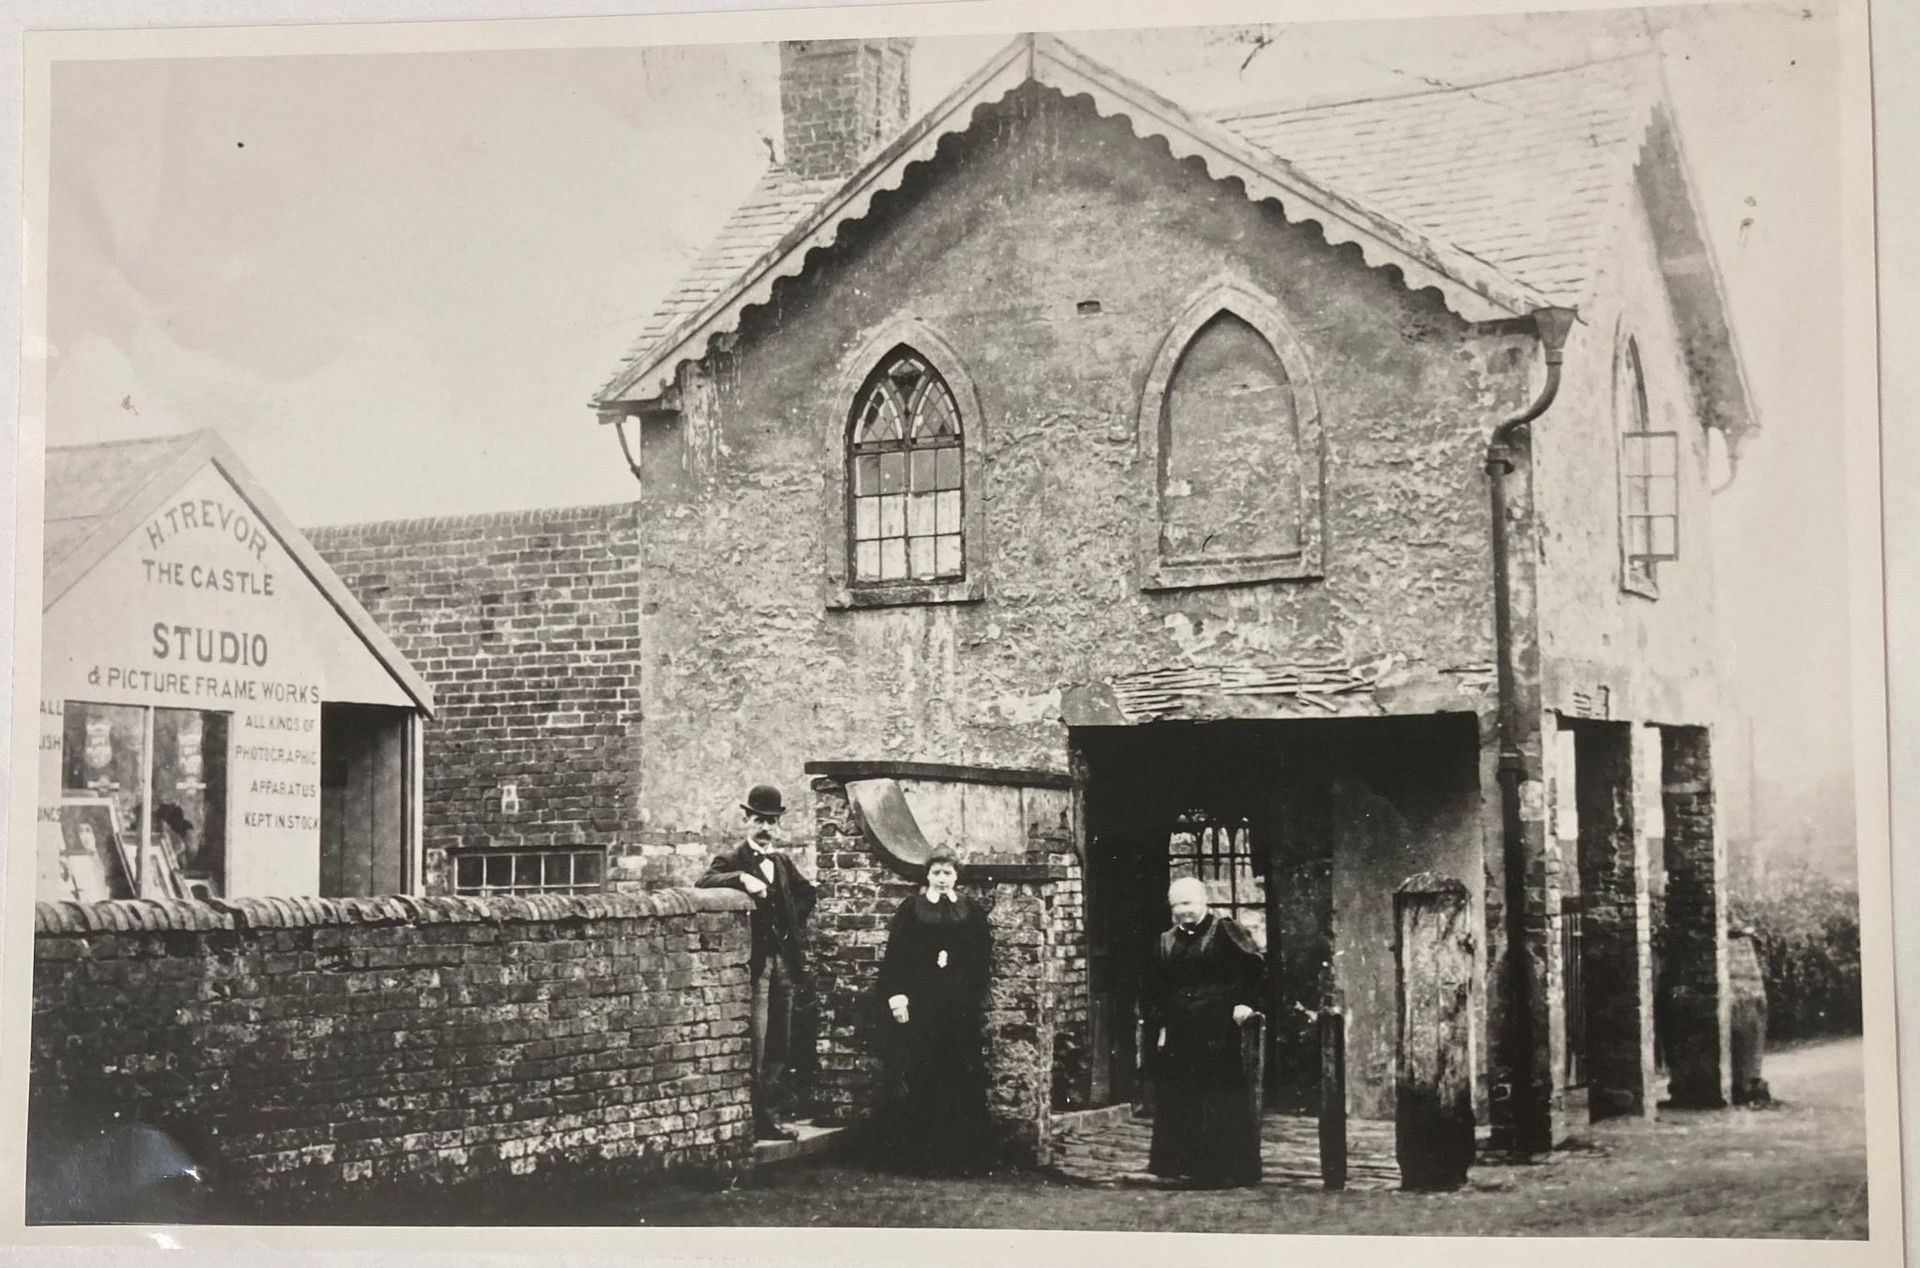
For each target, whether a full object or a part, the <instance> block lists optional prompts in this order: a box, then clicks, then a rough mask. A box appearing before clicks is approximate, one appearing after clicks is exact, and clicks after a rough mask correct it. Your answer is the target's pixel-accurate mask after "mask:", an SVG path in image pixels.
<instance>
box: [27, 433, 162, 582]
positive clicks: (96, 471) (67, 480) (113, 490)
mask: <svg viewBox="0 0 1920 1268" xmlns="http://www.w3.org/2000/svg"><path fill="white" fill-rule="evenodd" d="M195 439H196V437H194V436H193V435H192V434H185V435H178V436H158V437H154V438H152V439H149V440H123V441H114V442H110V443H108V444H101V445H60V446H52V445H49V446H48V447H47V467H46V477H47V481H46V489H47V494H46V514H45V517H44V518H45V524H46V535H45V538H44V540H43V541H42V543H41V557H42V559H43V560H44V562H45V564H46V570H47V572H48V573H49V574H51V573H52V572H53V570H54V568H55V567H56V566H57V565H58V564H60V563H61V562H62V561H63V560H65V559H66V558H67V557H68V556H70V555H72V554H73V552H74V551H75V550H77V549H79V547H80V544H81V543H82V542H84V541H86V540H87V538H88V537H90V536H91V535H92V534H93V532H94V530H95V529H97V528H99V527H100V524H101V522H102V521H103V520H105V519H106V518H107V517H108V516H110V515H112V514H113V513H114V512H115V511H117V510H119V509H120V508H121V507H122V506H125V505H126V504H127V503H129V502H131V501H133V500H134V498H135V497H136V496H138V494H139V493H140V490H141V489H142V488H143V487H145V486H146V485H147V484H149V483H151V482H153V481H154V480H155V479H156V478H158V477H161V476H164V475H165V474H166V473H167V472H168V470H169V468H170V467H171V466H172V465H173V461H174V459H176V458H178V457H180V456H181V454H183V453H185V452H186V451H187V450H188V449H190V448H192V447H193V444H194V441H195Z"/></svg>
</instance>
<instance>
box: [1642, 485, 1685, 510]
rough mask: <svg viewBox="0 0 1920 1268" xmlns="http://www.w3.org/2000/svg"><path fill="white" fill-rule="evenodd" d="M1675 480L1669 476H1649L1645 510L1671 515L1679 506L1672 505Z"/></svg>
mask: <svg viewBox="0 0 1920 1268" xmlns="http://www.w3.org/2000/svg"><path fill="white" fill-rule="evenodd" d="M1675 483H1676V482H1675V481H1674V480H1673V479H1672V478H1671V477H1667V478H1664V479H1663V478H1660V477H1650V478H1649V479H1648V480H1647V492H1646V499H1647V510H1648V511H1649V512H1651V513H1652V514H1654V515H1672V514H1674V513H1675V512H1677V511H1678V510H1679V509H1680V508H1679V507H1677V506H1676V505H1674V496H1675Z"/></svg>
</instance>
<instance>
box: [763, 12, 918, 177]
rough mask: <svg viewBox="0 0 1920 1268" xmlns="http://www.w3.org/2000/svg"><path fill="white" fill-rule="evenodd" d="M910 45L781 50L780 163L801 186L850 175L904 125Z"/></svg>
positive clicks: (841, 44)
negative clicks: (804, 181)
mask: <svg viewBox="0 0 1920 1268" xmlns="http://www.w3.org/2000/svg"><path fill="white" fill-rule="evenodd" d="M912 52H913V41H912V40H910V39H870V40H788V41H786V42H785V43H783V44H781V45H780V114H781V122H782V125H783V126H782V131H783V132H784V133H785V140H786V149H785V151H784V155H785V165H786V168H787V170H788V171H790V172H792V173H793V174H794V175H796V176H799V177H802V178H804V179H807V180H818V179H824V178H827V177H835V176H850V175H852V174H853V173H854V172H855V171H858V170H859V168H860V165H861V164H862V163H863V162H865V161H866V160H867V159H868V158H870V157H871V156H872V155H873V152H874V151H875V150H878V149H879V148H880V147H882V146H884V145H885V144H886V143H887V142H888V141H891V140H892V139H893V138H894V137H896V136H898V135H899V134H900V133H901V131H902V130H904V129H905V128H906V126H907V66H908V62H909V60H910V58H911V55H912Z"/></svg>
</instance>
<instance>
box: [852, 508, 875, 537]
mask: <svg viewBox="0 0 1920 1268" xmlns="http://www.w3.org/2000/svg"><path fill="white" fill-rule="evenodd" d="M878 536H880V499H879V498H855V499H854V500H853V537H854V540H855V541H871V540H872V539H873V538H875V537H878Z"/></svg>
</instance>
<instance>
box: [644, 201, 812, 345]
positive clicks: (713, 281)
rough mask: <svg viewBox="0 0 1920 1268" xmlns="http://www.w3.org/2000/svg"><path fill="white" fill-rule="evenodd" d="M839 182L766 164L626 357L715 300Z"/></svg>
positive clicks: (658, 340)
mask: <svg viewBox="0 0 1920 1268" xmlns="http://www.w3.org/2000/svg"><path fill="white" fill-rule="evenodd" d="M842 183H843V178H841V177H832V178H829V179H826V180H803V179H801V178H800V177H798V176H795V175H794V174H793V173H792V172H789V171H787V169H785V168H784V167H770V168H768V169H767V170H766V172H765V173H764V174H763V175H762V176H761V177H760V182H759V183H758V184H757V185H755V186H754V187H753V192H752V193H750V194H748V195H747V197H746V201H744V202H742V203H741V204H740V206H739V207H738V208H736V209H735V210H734V213H733V215H731V216H729V217H728V218H727V222H726V224H724V225H722V226H721V228H720V232H719V234H718V235H717V236H715V238H714V240H713V242H712V243H711V244H709V245H708V247H707V249H706V250H705V251H704V252H702V253H701V255H700V258H699V259H697V260H695V261H694V263H693V267H692V268H690V269H688V270H687V272H686V274H685V275H684V276H683V277H681V279H680V280H679V282H678V283H676V284H675V286H674V288H673V289H672V290H671V291H669V292H668V293H667V297H666V298H665V299H663V300H661V301H660V304H659V306H658V307H656V308H655V309H654V310H653V312H651V313H649V314H648V315H647V319H646V322H645V324H643V325H642V326H641V327H640V332H639V334H638V335H637V336H636V337H635V339H634V341H633V347H632V348H631V349H630V350H629V351H628V354H627V355H628V357H629V358H632V357H637V356H642V355H644V354H645V353H646V352H648V351H649V350H651V349H653V348H655V347H657V346H659V344H660V343H661V342H662V341H663V340H664V339H665V338H666V337H667V335H668V334H670V333H671V332H672V331H673V328H674V327H675V326H677V325H679V324H680V323H681V322H683V321H686V320H687V319H689V318H691V317H693V316H695V315H697V314H698V313H699V312H700V310H701V309H702V308H704V307H706V306H707V304H708V303H710V302H711V301H712V300H714V299H715V298H717V297H718V296H719V295H720V293H721V292H722V291H724V290H726V289H727V287H728V285H730V284H731V283H732V282H733V281H734V280H735V279H737V278H738V277H739V276H740V275H741V274H742V273H744V272H745V271H746V270H747V267H748V266H749V265H751V264H752V263H753V262H754V261H755V260H757V259H759V258H760V257H761V256H762V255H765V254H766V253H767V252H768V251H771V250H772V249H773V248H774V247H775V246H777V245H778V244H779V242H780V239H781V238H783V237H785V236H786V235H787V232H788V231H789V230H791V229H792V228H793V227H794V226H795V225H797V224H799V223H800V222H801V221H802V220H804V219H805V218H806V215H807V213H808V212H810V211H812V210H813V209H814V208H815V207H817V206H819V205H820V203H821V201H822V200H823V199H825V198H826V196H827V195H828V194H831V193H832V192H833V191H834V190H835V189H838V188H839V187H840V185H841V184H842Z"/></svg>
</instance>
